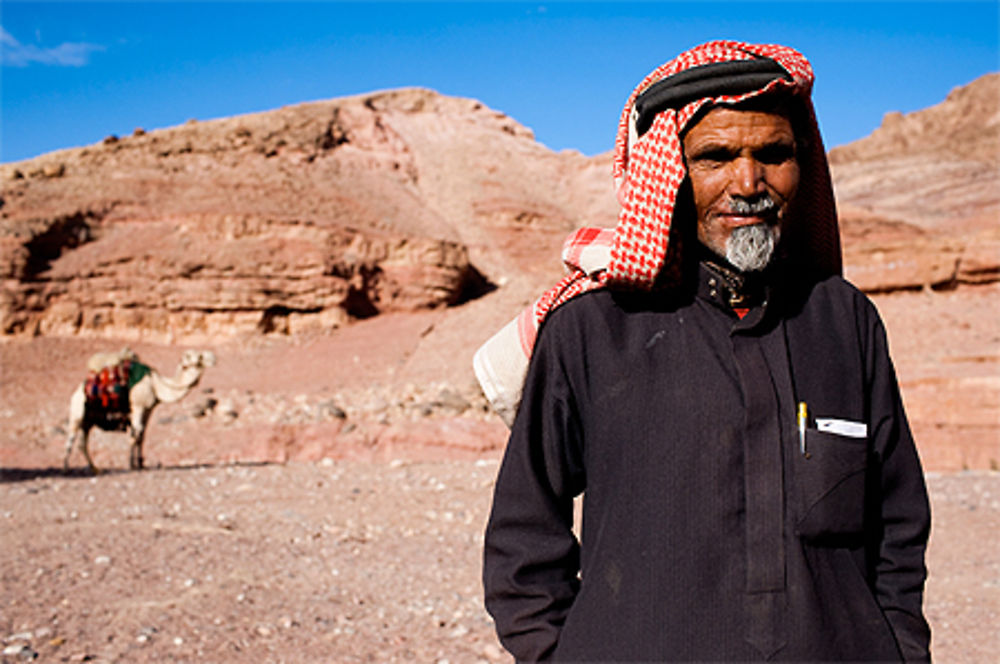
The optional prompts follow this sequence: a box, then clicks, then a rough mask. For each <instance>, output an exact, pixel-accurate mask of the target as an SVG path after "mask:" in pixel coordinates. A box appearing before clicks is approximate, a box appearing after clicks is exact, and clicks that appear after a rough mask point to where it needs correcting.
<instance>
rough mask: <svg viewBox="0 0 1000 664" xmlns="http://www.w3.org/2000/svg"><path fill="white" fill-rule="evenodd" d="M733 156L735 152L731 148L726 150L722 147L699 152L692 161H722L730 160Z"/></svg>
mask: <svg viewBox="0 0 1000 664" xmlns="http://www.w3.org/2000/svg"><path fill="white" fill-rule="evenodd" d="M732 158H733V153H732V152H730V151H729V150H724V149H722V148H718V149H713V150H706V151H704V152H699V153H697V154H695V156H694V159H693V160H692V161H696V162H702V163H722V162H726V161H730V160H732Z"/></svg>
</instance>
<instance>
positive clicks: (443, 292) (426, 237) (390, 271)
mask: <svg viewBox="0 0 1000 664" xmlns="http://www.w3.org/2000/svg"><path fill="white" fill-rule="evenodd" d="M595 161H597V162H601V163H602V165H603V163H604V162H602V161H601V160H592V159H587V158H585V157H583V156H582V155H579V154H575V153H563V154H559V155H557V154H554V153H552V152H551V151H549V150H547V149H545V148H544V147H543V146H541V145H539V144H538V143H536V142H535V141H534V139H533V136H532V134H531V132H530V131H529V130H527V129H526V128H524V127H522V126H521V125H519V124H518V123H517V122H515V121H514V120H512V119H510V118H508V117H507V116H505V115H503V114H501V113H497V112H495V111H492V110H490V109H488V108H486V107H485V106H483V105H482V104H480V103H478V102H476V101H473V100H467V99H457V98H448V97H443V96H441V95H438V94H436V93H434V92H431V91H428V90H422V89H407V90H397V91H389V92H382V93H374V94H371V95H365V96H360V97H353V98H345V99H336V100H332V101H323V102H315V103H309V104H302V105H298V106H293V107H289V108H283V109H279V110H276V111H271V112H266V113H259V114H253V115H246V116H240V117H234V118H226V119H221V120H214V121H207V122H196V121H189V122H188V123H186V124H184V125H182V126H179V127H173V128H169V129H163V130H156V131H144V130H136V132H134V134H133V135H131V136H127V137H121V138H119V137H114V136H109V137H108V138H107V139H105V140H104V141H103V142H102V143H101V144H98V145H93V146H89V147H85V148H79V149H71V150H63V151H60V152H55V153H51V154H48V155H43V156H41V157H38V158H36V159H33V160H30V161H26V162H21V163H16V164H7V165H4V166H3V167H2V172H0V177H2V179H3V205H2V207H0V216H2V229H0V279H2V280H3V293H2V297H0V334H4V335H12V334H14V335H17V334H55V335H74V334H86V335H96V336H116V337H123V338H137V337H138V338H147V339H161V340H166V339H172V340H181V339H191V338H196V337H206V336H207V337H214V338H228V337H232V336H233V335H239V334H243V333H252V332H264V333H269V332H288V333H295V332H297V331H301V330H307V329H317V330H323V329H330V328H332V327H336V326H338V325H340V324H342V323H344V322H345V321H348V320H351V319H356V318H364V317H368V316H372V315H375V314H377V313H381V312H391V311H407V310H414V309H420V308H435V307H448V306H452V305H456V304H459V303H462V302H465V301H468V300H470V299H474V298H476V297H478V296H480V295H482V294H484V293H486V292H488V291H489V290H491V289H492V288H493V284H495V283H508V282H511V281H518V280H521V281H523V280H524V278H525V276H526V275H531V274H535V273H537V272H538V271H539V269H540V268H539V261H538V260H537V259H538V258H540V256H541V253H542V252H543V251H546V250H547V251H548V252H549V256H551V255H552V254H551V252H552V251H554V250H553V249H552V247H551V245H552V244H553V243H555V246H558V240H559V239H560V238H561V237H562V236H563V235H565V233H566V232H568V231H569V230H570V229H572V228H573V227H574V226H575V225H576V224H577V223H578V222H581V221H586V220H588V219H593V218H594V217H595V216H601V215H602V213H603V214H604V215H605V216H606V215H608V214H613V198H612V196H611V192H610V186H609V185H607V178H606V177H605V171H604V169H603V168H601V169H600V171H601V172H600V175H599V177H600V182H601V183H602V185H603V186H595V183H596V182H597V177H595V176H597V175H598V174H597V170H596V169H594V168H593V166H594V163H595ZM581 194H582V195H581ZM602 197H603V198H604V201H603V202H601V201H599V200H598V199H601V198H602ZM611 220H612V221H613V217H612V218H611ZM601 222H602V223H605V224H606V223H609V222H608V220H607V219H601ZM540 239H541V240H542V241H541V243H540V242H539V240H540ZM546 240H548V242H546ZM543 247H544V249H543ZM547 263H548V265H547V266H546V267H545V268H542V272H543V273H545V274H546V276H548V274H551V273H552V271H553V269H555V270H557V269H558V266H557V261H555V260H552V259H551V258H549V260H548V261H547Z"/></svg>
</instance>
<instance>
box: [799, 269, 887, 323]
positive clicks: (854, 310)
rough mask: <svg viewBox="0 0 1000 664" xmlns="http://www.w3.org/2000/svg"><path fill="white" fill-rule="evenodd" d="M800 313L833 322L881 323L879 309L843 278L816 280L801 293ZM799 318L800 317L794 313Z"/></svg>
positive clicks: (831, 277)
mask: <svg viewBox="0 0 1000 664" xmlns="http://www.w3.org/2000/svg"><path fill="white" fill-rule="evenodd" d="M799 296H800V300H799V302H800V303H799V306H798V307H795V309H797V310H798V311H797V314H798V315H802V314H805V315H807V316H810V315H813V316H819V317H821V318H828V319H831V322H836V321H840V322H846V321H847V320H855V321H856V322H857V323H860V324H862V325H868V324H870V323H875V322H876V321H878V320H880V317H879V314H878V310H877V309H876V307H875V304H874V303H873V302H872V301H871V299H869V297H868V296H867V295H866V294H865V293H863V292H862V291H861V290H860V289H859V288H858V287H857V286H855V285H854V284H852V283H851V282H849V281H847V280H846V279H844V278H843V277H841V276H839V275H833V276H828V277H824V278H822V279H818V280H816V281H813V282H811V283H809V284H807V285H805V287H804V288H803V289H802V290H800V291H799ZM793 315H796V314H793Z"/></svg>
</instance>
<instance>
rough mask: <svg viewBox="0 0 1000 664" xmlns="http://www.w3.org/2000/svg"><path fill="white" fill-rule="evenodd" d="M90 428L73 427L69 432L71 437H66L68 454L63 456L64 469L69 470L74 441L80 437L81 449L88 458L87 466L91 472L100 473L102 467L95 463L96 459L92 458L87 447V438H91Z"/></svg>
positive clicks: (85, 457)
mask: <svg viewBox="0 0 1000 664" xmlns="http://www.w3.org/2000/svg"><path fill="white" fill-rule="evenodd" d="M89 434H90V430H89V429H87V428H85V427H84V428H79V429H71V430H70V432H69V437H68V438H67V439H66V456H65V457H63V470H67V471H68V470H69V458H70V456H71V455H72V454H73V443H74V442H75V441H76V439H77V438H79V439H80V451H81V452H83V458H84V459H86V460H87V466H88V467H89V468H90V472H92V473H93V474H95V475H99V474H100V472H101V469H100V468H98V467H97V466H95V465H94V460H93V459H91V458H90V450H89V449H87V439H88V438H89Z"/></svg>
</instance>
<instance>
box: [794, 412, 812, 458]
mask: <svg viewBox="0 0 1000 664" xmlns="http://www.w3.org/2000/svg"><path fill="white" fill-rule="evenodd" d="M797 420H798V425H799V449H800V450H801V451H802V454H803V456H805V454H806V427H807V426H808V425H809V407H808V406H806V402H805V401H800V402H799V412H798V416H797Z"/></svg>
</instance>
